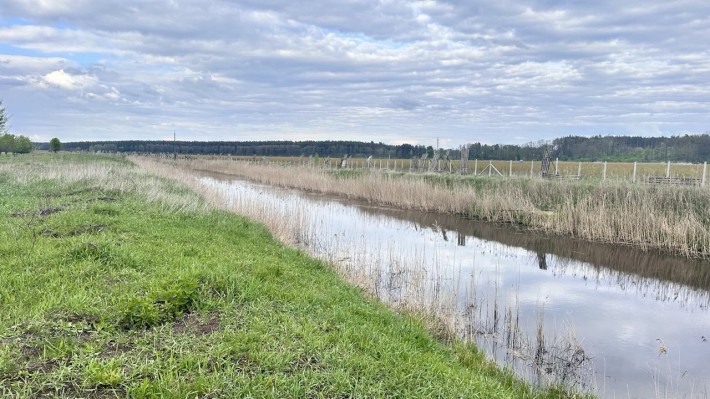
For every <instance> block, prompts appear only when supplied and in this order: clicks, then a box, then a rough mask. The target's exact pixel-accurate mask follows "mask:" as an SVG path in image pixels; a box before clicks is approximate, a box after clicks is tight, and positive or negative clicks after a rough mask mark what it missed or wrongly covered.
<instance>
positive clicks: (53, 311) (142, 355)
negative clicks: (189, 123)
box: [0, 155, 569, 398]
mask: <svg viewBox="0 0 710 399" xmlns="http://www.w3.org/2000/svg"><path fill="white" fill-rule="evenodd" d="M105 162H108V163H112V164H115V165H117V166H118V167H119V168H118V169H111V170H110V171H109V172H107V173H109V174H110V177H111V178H112V179H116V180H120V179H126V180H130V181H134V180H135V179H141V178H142V179H146V178H148V177H146V176H142V175H140V174H139V173H137V171H136V170H134V168H132V167H131V166H130V165H128V164H126V163H125V162H124V161H121V160H120V159H104V158H98V159H97V158H96V157H76V156H64V157H52V156H51V155H44V156H40V155H33V156H28V157H19V156H18V157H14V158H10V157H0V183H1V184H0V276H2V278H0V397H3V398H6V397H7V398H34V397H67V398H69V397H101V398H105V397H131V398H185V397H235V398H241V397H273V398H286V397H293V398H301V397H303V398H305V397H309V398H311V397H313V398H317V397H325V398H336V397H343V398H345V397H407V398H410V397H411V398H414V397H421V398H436V397H439V398H453V397H465V398H520V397H542V398H544V397H550V398H552V397H569V395H568V394H565V393H560V392H557V391H552V390H548V391H541V390H538V389H534V388H531V387H530V386H527V385H525V384H523V383H521V382H520V381H519V380H517V379H515V378H513V377H512V376H511V374H510V373H508V372H505V371H501V370H500V369H498V368H497V367H495V366H492V365H491V364H490V363H488V362H487V361H485V359H484V357H483V356H482V355H481V354H480V353H479V352H477V351H476V349H475V348H474V347H472V346H470V345H465V344H461V343H456V342H453V343H451V342H450V343H445V342H441V341H439V340H437V339H435V338H434V337H433V336H432V335H431V334H430V333H428V332H427V331H426V329H425V328H424V324H423V322H422V320H421V319H419V318H417V317H414V316H411V315H405V314H399V313H395V312H393V311H391V310H389V309H387V308H386V307H384V306H383V305H381V304H379V303H376V302H374V301H372V300H370V299H367V298H366V297H365V296H364V295H363V294H362V292H360V291H359V290H358V289H356V288H353V287H351V286H349V285H347V284H346V283H344V282H343V281H342V280H340V279H339V277H338V276H337V275H336V274H335V273H334V272H333V271H332V270H331V269H330V268H329V267H328V265H326V264H324V263H322V262H320V261H316V260H313V259H311V258H309V257H308V256H306V255H305V254H304V253H303V252H300V251H298V250H295V249H292V248H289V247H286V246H284V245H282V244H281V243H279V242H277V241H275V240H274V239H273V238H272V236H271V235H270V233H269V232H268V231H267V230H266V229H265V228H264V227H262V226H260V225H257V224H254V223H252V222H250V221H248V220H245V219H244V218H241V217H239V216H237V215H233V214H229V213H226V212H223V211H216V210H212V211H175V210H171V209H173V208H171V207H166V206H164V204H161V203H160V202H150V201H147V200H146V197H147V194H146V193H145V192H142V191H141V189H115V188H111V187H103V186H102V185H101V181H104V180H103V179H99V180H96V179H80V180H76V181H72V182H69V183H68V182H66V181H63V180H51V179H45V178H42V176H41V173H43V172H42V171H43V170H46V168H45V166H46V165H47V164H51V165H52V168H64V169H71V168H74V167H77V165H81V164H85V163H90V164H91V163H97V164H98V163H105ZM20 166H22V167H23V168H27V169H25V172H26V173H25V174H26V175H27V170H28V169H29V170H30V171H31V170H37V171H38V172H37V174H38V176H37V178H24V179H20V178H18V177H17V176H16V174H15V173H13V172H12V171H13V170H16V169H14V168H17V167H20ZM163 183H164V185H162V186H156V187H157V188H155V187H153V188H152V189H156V190H157V189H160V190H167V192H168V193H169V194H171V195H174V196H178V195H179V196H185V197H188V199H191V200H194V201H199V199H198V198H196V197H195V196H194V194H192V193H190V192H188V191H186V190H185V189H184V188H183V187H176V186H173V185H172V184H171V183H166V182H163ZM114 186H115V185H114ZM119 186H120V185H119ZM139 186H140V185H136V186H135V187H139ZM122 187H132V186H130V185H123V186H122Z"/></svg>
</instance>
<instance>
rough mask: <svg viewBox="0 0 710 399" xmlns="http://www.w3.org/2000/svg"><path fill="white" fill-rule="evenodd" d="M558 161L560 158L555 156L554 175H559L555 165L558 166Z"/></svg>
mask: <svg viewBox="0 0 710 399" xmlns="http://www.w3.org/2000/svg"><path fill="white" fill-rule="evenodd" d="M559 163H560V159H559V158H555V174H556V175H559V174H560V170H559V169H558V168H557V167H558V166H559Z"/></svg>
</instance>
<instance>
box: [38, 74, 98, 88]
mask: <svg viewBox="0 0 710 399" xmlns="http://www.w3.org/2000/svg"><path fill="white" fill-rule="evenodd" d="M95 84H96V78H95V77H93V76H89V75H70V74H68V73H66V72H64V70H63V69H60V70H57V71H52V72H50V73H48V74H46V75H44V76H42V79H41V80H40V81H39V82H38V86H39V87H42V88H46V87H58V88H61V89H65V90H83V89H86V88H88V87H91V86H93V85H95Z"/></svg>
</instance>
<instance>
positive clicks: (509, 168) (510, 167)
mask: <svg viewBox="0 0 710 399" xmlns="http://www.w3.org/2000/svg"><path fill="white" fill-rule="evenodd" d="M511 176H513V160H512V159H511V160H510V165H509V166H508V177H511Z"/></svg>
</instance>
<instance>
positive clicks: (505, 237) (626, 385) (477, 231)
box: [202, 175, 710, 398]
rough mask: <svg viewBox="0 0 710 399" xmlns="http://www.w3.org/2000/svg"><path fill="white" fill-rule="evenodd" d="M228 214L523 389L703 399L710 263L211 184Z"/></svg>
mask: <svg viewBox="0 0 710 399" xmlns="http://www.w3.org/2000/svg"><path fill="white" fill-rule="evenodd" d="M202 182H203V183H204V184H205V185H208V186H210V187H212V188H213V189H216V190H217V191H218V192H219V193H221V196H222V198H224V200H225V202H226V203H227V204H228V206H230V207H232V208H233V209H234V210H236V211H238V212H240V211H243V213H248V212H246V211H247V210H249V212H252V216H253V215H257V214H258V215H265V217H272V218H274V217H275V218H280V219H282V220H283V221H291V222H293V223H292V228H293V226H295V227H296V228H297V230H298V233H297V237H296V239H297V241H299V242H300V244H301V246H303V248H304V249H306V250H307V251H309V252H310V253H311V254H312V255H314V256H316V257H320V258H323V259H327V260H329V261H331V262H333V263H334V264H336V268H337V269H338V270H339V271H340V273H341V274H343V275H344V276H345V277H347V278H349V279H350V280H351V281H353V283H355V284H358V285H360V286H362V287H364V288H366V289H367V290H368V291H370V292H371V293H373V294H374V295H376V296H377V297H378V298H379V299H380V300H382V301H383V302H386V303H389V304H391V305H392V306H394V307H402V308H408V309H414V310H424V311H427V312H430V313H433V314H436V316H437V318H438V319H440V320H441V323H442V325H445V326H447V327H448V328H449V331H453V332H454V333H455V334H456V335H457V336H458V337H459V338H461V339H465V340H470V341H473V342H476V343H477V344H478V346H479V347H481V348H482V349H483V350H485V351H486V353H487V354H488V355H489V357H490V358H492V359H495V360H496V361H497V362H499V363H501V364H505V365H507V366H508V367H511V368H512V369H514V370H515V371H516V373H517V374H519V375H520V376H521V377H522V378H525V379H527V380H529V381H532V382H536V383H540V384H546V383H550V382H563V383H565V384H568V385H571V386H574V387H576V388H578V389H582V390H587V391H592V392H594V393H596V394H597V395H599V396H600V397H602V398H658V397H660V398H706V397H710V309H709V305H710V262H707V261H704V262H701V261H692V260H686V259H681V258H677V257H673V256H668V255H661V254H656V253H651V252H644V251H640V250H637V249H634V248H629V247H625V246H615V245H604V244H597V243H588V242H583V241H578V240H572V239H567V238H560V237H549V236H544V235H539V234H534V233H531V232H526V231H521V230H519V229H515V228H512V227H509V226H500V225H493V224H489V223H482V222H477V221H472V220H466V219H463V218H460V217H456V216H450V215H441V214H431V213H423V212H416V211H404V210H396V209H387V208H382V207H377V206H371V205H368V204H366V203H361V202H357V201H350V200H345V199H342V198H334V197H330V196H325V195H318V194H311V193H304V192H300V191H295V190H287V189H280V188H274V187H269V186H264V185H258V184H255V183H250V182H245V181H241V180H234V179H231V178H229V177H227V176H221V177H220V176H215V175H210V176H206V177H204V178H203V179H202Z"/></svg>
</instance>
